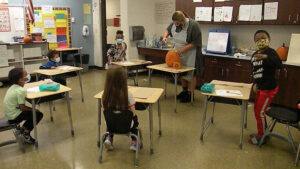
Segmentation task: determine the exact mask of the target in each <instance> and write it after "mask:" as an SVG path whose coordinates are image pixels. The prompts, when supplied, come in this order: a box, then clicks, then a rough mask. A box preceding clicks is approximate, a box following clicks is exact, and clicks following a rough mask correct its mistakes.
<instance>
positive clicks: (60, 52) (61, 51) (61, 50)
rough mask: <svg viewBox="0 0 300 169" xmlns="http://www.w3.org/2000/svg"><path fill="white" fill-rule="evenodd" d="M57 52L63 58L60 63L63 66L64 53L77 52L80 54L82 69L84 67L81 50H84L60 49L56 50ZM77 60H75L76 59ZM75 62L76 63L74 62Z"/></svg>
mask: <svg viewBox="0 0 300 169" xmlns="http://www.w3.org/2000/svg"><path fill="white" fill-rule="evenodd" d="M55 50H56V51H57V52H59V56H60V58H61V61H60V63H61V64H62V60H63V59H62V56H63V53H64V52H76V51H77V53H78V54H79V56H80V67H82V54H81V50H82V48H59V49H55ZM74 60H75V58H74ZM74 62H75V61H74Z"/></svg>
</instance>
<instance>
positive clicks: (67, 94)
mask: <svg viewBox="0 0 300 169" xmlns="http://www.w3.org/2000/svg"><path fill="white" fill-rule="evenodd" d="M66 96H67V105H68V115H69V120H70V125H71V135H72V137H74V128H73V121H72V114H71V106H70V98H69V92H66Z"/></svg>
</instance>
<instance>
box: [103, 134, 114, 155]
mask: <svg viewBox="0 0 300 169" xmlns="http://www.w3.org/2000/svg"><path fill="white" fill-rule="evenodd" d="M104 146H105V148H106V149H107V150H109V151H111V150H113V149H114V147H113V139H112V138H111V136H110V135H107V136H106V138H105V141H104Z"/></svg>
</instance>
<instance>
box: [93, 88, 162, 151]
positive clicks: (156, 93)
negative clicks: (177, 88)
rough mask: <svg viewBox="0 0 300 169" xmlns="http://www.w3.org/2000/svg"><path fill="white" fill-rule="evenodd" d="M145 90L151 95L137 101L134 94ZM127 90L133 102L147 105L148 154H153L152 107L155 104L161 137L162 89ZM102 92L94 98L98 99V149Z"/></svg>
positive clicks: (98, 143)
mask: <svg viewBox="0 0 300 169" xmlns="http://www.w3.org/2000/svg"><path fill="white" fill-rule="evenodd" d="M143 89H145V90H147V91H148V92H149V91H150V92H151V95H150V96H149V97H148V98H147V99H139V98H136V97H135V92H136V91H140V90H143ZM128 90H129V91H130V92H131V93H132V94H133V97H134V98H135V102H138V103H146V104H149V127H150V154H153V109H152V106H153V104H155V103H156V102H157V104H158V106H157V107H158V110H157V111H158V119H159V135H160V136H161V134H162V132H161V109H160V100H159V98H160V97H161V95H162V93H163V92H164V89H160V88H147V87H131V86H130V87H128ZM102 94H103V91H102V92H100V93H98V94H97V95H95V96H94V98H96V99H98V133H97V135H98V139H97V141H98V142H97V145H98V147H99V145H100V136H101V134H100V125H101V107H102V106H101V105H102V103H101V99H102Z"/></svg>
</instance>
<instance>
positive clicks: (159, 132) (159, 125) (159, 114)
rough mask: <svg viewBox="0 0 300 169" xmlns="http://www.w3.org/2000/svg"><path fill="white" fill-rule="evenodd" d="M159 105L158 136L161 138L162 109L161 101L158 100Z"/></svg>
mask: <svg viewBox="0 0 300 169" xmlns="http://www.w3.org/2000/svg"><path fill="white" fill-rule="evenodd" d="M157 104H158V105H157V108H158V122H159V132H158V134H159V136H161V135H162V133H161V108H160V99H158V102H157Z"/></svg>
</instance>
